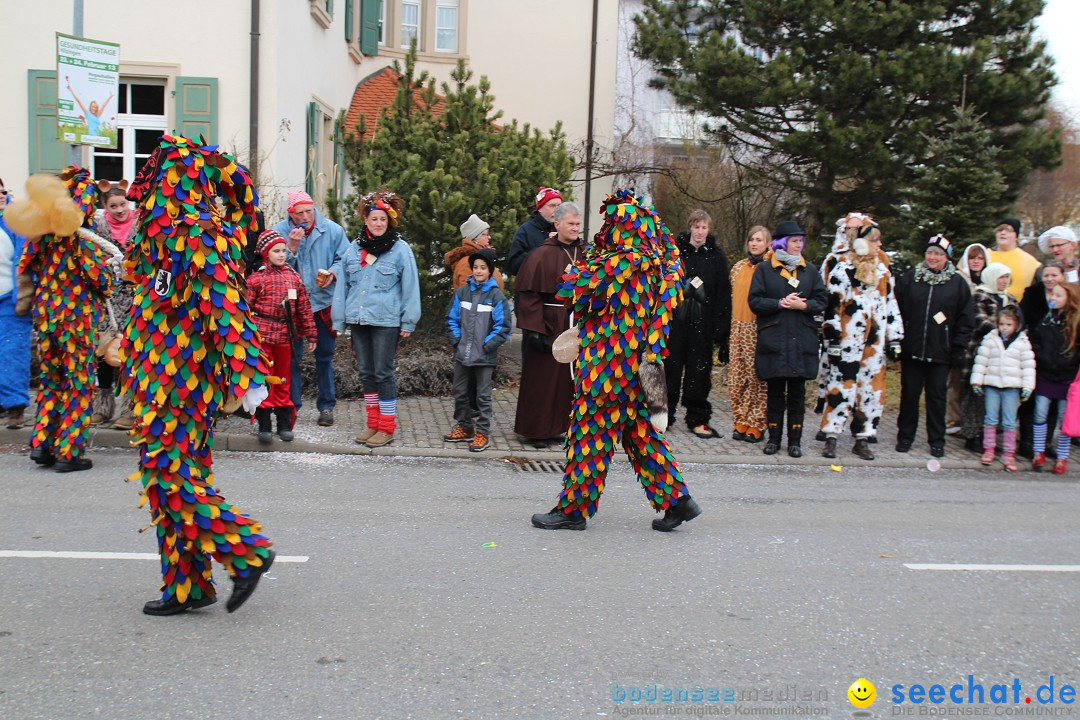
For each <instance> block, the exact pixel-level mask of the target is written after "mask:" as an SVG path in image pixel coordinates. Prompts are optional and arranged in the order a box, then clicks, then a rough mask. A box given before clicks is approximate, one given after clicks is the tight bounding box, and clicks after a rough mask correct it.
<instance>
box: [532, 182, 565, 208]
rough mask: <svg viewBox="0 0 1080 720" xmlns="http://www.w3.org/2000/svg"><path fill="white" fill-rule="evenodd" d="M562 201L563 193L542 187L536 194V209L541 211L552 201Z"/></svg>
mask: <svg viewBox="0 0 1080 720" xmlns="http://www.w3.org/2000/svg"><path fill="white" fill-rule="evenodd" d="M562 199H563V197H562V193H561V192H559V191H558V190H556V189H555V188H549V187H542V188H540V189H539V190H537V192H536V209H537V210H539V209H540V208H542V207H544V206H545V205H547V204H548V203H549V202H551V201H552V200H562Z"/></svg>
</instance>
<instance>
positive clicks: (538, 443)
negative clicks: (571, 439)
mask: <svg viewBox="0 0 1080 720" xmlns="http://www.w3.org/2000/svg"><path fill="white" fill-rule="evenodd" d="M529 444H530V445H532V446H533V447H534V448H536V449H537V450H546V449H547V446H548V441H547V440H541V439H539V438H537V439H535V440H529Z"/></svg>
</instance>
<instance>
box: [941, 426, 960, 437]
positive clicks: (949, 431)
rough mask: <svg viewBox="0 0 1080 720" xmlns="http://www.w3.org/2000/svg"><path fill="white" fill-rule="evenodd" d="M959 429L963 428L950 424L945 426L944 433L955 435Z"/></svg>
mask: <svg viewBox="0 0 1080 720" xmlns="http://www.w3.org/2000/svg"><path fill="white" fill-rule="evenodd" d="M961 430H963V428H962V427H960V426H959V425H950V426H949V427H947V428H945V434H946V435H955V434H956V433H958V432H960V431H961Z"/></svg>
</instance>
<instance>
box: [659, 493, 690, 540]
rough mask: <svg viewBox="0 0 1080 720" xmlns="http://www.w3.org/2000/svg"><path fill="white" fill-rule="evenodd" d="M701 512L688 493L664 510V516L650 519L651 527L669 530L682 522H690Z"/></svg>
mask: <svg viewBox="0 0 1080 720" xmlns="http://www.w3.org/2000/svg"><path fill="white" fill-rule="evenodd" d="M700 514H701V506H700V505H698V504H697V502H695V501H694V498H692V497H690V496H689V495H683V496H682V497H681V498H679V504H678V505H675V506H674V507H669V508H668V509H667V510H665V511H664V517H662V518H656V519H655V520H653V521H652V529H653V530H659V531H660V532H671V531H672V530H674V529H675V528H677V527H679V526H680V525H682V524H683V523H684V522H690V521H691V520H693V519H694V518H696V517H697V516H698V515H700Z"/></svg>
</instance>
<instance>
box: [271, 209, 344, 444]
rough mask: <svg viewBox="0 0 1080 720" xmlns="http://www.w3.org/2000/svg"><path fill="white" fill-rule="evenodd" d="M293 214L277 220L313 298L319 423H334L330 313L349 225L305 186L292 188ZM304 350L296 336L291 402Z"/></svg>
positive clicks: (289, 258) (296, 401)
mask: <svg viewBox="0 0 1080 720" xmlns="http://www.w3.org/2000/svg"><path fill="white" fill-rule="evenodd" d="M288 212H289V216H288V218H287V219H285V220H282V221H281V222H279V223H278V224H277V225H275V226H274V230H276V231H277V232H279V233H281V234H282V235H283V236H284V237H286V238H288V243H287V248H288V254H287V255H286V262H288V263H289V265H291V266H292V268H293V269H294V270H296V271H297V272H298V273H300V277H301V278H302V279H303V281H304V286H305V287H306V288H307V291H308V296H309V297H310V298H311V312H312V313H313V314H314V315H315V328H316V330H318V334H319V337H318V340H316V342H315V382H316V384H317V385H318V386H319V399H318V401H317V404H316V407H318V409H319V424H320V425H322V426H324V427H326V426H329V425H333V424H334V407H335V406H336V405H337V394H336V392H335V390H334V348H335V346H336V338H337V333H336V332H334V329H333V323H332V321H331V319H330V305H331V304H332V303H333V300H334V283H335V282H336V281H337V279H338V278H339V277H341V272H342V270H341V258H342V256H343V255H344V254H345V250H346V249H347V248H348V246H349V241H348V240H347V239H346V238H345V230H344V229H343V228H342V227H341V226H340V225H338V224H337V223H336V222H334V221H333V220H328V219H327V218H326V217H324V216H323V214H322V213H321V212H319V211H318V210H317V209H316V208H315V202H314V201H313V200H312V199H311V196H310V195H308V194H307V193H306V192H304V191H303V190H293V191H292V192H290V193H289V205H288ZM303 355H304V340H303V338H297V340H296V343H295V344H294V345H293V361H294V362H293V366H292V378H291V394H292V402H293V406H294V407H295V408H296V409H297V410H299V409H300V405H301V404H302V402H303V401H302V398H301V390H302V387H301V383H302V380H301V376H300V358H301V357H303Z"/></svg>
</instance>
